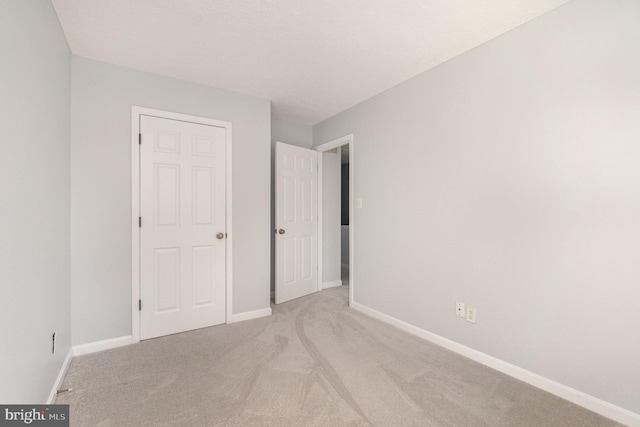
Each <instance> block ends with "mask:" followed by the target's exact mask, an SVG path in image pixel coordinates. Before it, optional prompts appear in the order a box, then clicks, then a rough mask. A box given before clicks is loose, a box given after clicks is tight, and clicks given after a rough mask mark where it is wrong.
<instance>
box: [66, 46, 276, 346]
mask: <svg viewBox="0 0 640 427" xmlns="http://www.w3.org/2000/svg"><path fill="white" fill-rule="evenodd" d="M72 76H73V78H72V96H71V99H72V110H71V113H72V114H71V115H72V126H71V130H72V131H71V164H72V168H71V200H72V202H71V224H72V229H71V261H72V262H71V265H72V286H71V289H72V292H71V301H72V314H73V316H72V317H73V344H74V345H79V344H83V343H88V342H94V341H99V340H104V339H108V338H115V337H120V336H126V335H130V334H131V226H130V221H131V219H130V218H131V106H132V105H138V106H144V107H150V108H156V109H159V110H167V111H174V112H179V113H185V114H192V115H196V116H202V117H210V118H215V119H220V120H226V121H229V122H231V123H232V125H233V145H232V147H233V148H232V150H233V151H232V153H233V165H232V167H233V239H234V240H233V263H234V264H233V313H235V314H237V313H242V312H247V311H253V310H259V309H264V308H268V307H269V233H270V227H269V199H270V188H269V176H270V169H269V137H270V132H271V129H270V120H271V118H270V115H271V113H270V108H271V107H270V102H269V101H268V100H265V99H259V98H254V97H250V96H245V95H240V94H237V93H233V92H228V91H224V90H220V89H215V88H211V87H206V86H202V85H197V84H193V83H188V82H184V81H179V80H175V79H171V78H166V77H161V76H157V75H153V74H148V73H144V72H139V71H134V70H131V69H127V68H122V67H118V66H114V65H110V64H106V63H102V62H97V61H93V60H90V59H85V58H80V57H76V56H74V57H73V61H72Z"/></svg>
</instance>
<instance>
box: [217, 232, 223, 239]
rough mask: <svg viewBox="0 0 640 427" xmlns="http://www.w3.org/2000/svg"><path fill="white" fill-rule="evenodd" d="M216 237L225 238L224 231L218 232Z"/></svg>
mask: <svg viewBox="0 0 640 427" xmlns="http://www.w3.org/2000/svg"><path fill="white" fill-rule="evenodd" d="M216 237H217V238H218V240H220V239H224V233H218V234H216Z"/></svg>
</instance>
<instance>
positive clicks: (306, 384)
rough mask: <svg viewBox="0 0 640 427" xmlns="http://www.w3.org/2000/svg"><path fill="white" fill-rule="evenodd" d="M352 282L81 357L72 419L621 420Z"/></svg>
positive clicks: (74, 373)
mask: <svg viewBox="0 0 640 427" xmlns="http://www.w3.org/2000/svg"><path fill="white" fill-rule="evenodd" d="M347 294H348V287H346V286H342V287H337V288H333V289H328V290H325V291H323V292H319V293H316V294H313V295H310V296H307V297H304V298H300V299H298V300H295V301H291V302H288V303H285V304H282V305H279V306H273V310H274V314H273V316H270V317H266V318H261V319H256V320H250V321H246V322H240V323H235V324H231V325H223V326H216V327H212V328H206V329H200V330H197V331H192V332H187V333H182V334H177V335H172V336H168V337H163V338H158V339H153V340H149V341H144V342H142V343H140V344H136V345H132V346H128V347H122V348H118V349H114V350H109V351H104V352H101V353H95V354H91V355H86V356H81V357H77V358H74V359H73V361H72V363H71V367H70V369H69V372H68V374H67V376H66V378H65V380H64V384H63V388H68V387H73V391H72V392H70V393H68V394H63V395H60V396H59V397H58V399H57V403H67V404H70V405H71V425H72V426H218V425H224V426H367V425H374V426H393V427H396V426H465V427H470V426H518V427H525V426H536V427H539V426H563V427H564V426H614V425H617V424H615V423H614V422H612V421H610V420H608V419H606V418H603V417H601V416H599V415H597V414H594V413H593V412H590V411H588V410H586V409H583V408H581V407H579V406H576V405H574V404H572V403H569V402H567V401H565V400H562V399H559V398H557V397H555V396H553V395H551V394H548V393H546V392H544V391H541V390H539V389H536V388H534V387H531V386H529V385H527V384H525V383H522V382H520V381H518V380H515V379H513V378H511V377H508V376H506V375H503V374H501V373H499V372H496V371H494V370H492V369H490V368H487V367H485V366H483V365H480V364H478V363H475V362H473V361H471V360H469V359H466V358H464V357H461V356H458V355H456V354H454V353H451V352H449V351H447V350H445V349H442V348H440V347H437V346H435V345H433V344H431V343H428V342H425V341H423V340H421V339H419V338H416V337H414V336H411V335H409V334H406V333H404V332H402V331H399V330H397V329H395V328H393V327H391V326H388V325H386V324H384V323H381V322H379V321H377V320H374V319H371V318H369V317H367V316H365V315H363V314H360V313H358V312H356V311H354V310H352V309H350V308H349V307H348V306H347Z"/></svg>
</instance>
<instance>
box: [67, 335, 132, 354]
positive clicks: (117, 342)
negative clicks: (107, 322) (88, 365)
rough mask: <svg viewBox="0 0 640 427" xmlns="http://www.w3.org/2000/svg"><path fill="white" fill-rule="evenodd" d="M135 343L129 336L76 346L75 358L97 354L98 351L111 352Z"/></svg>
mask: <svg viewBox="0 0 640 427" xmlns="http://www.w3.org/2000/svg"><path fill="white" fill-rule="evenodd" d="M132 343H133V337H132V336H131V335H127V336H124V337H118V338H111V339H108V340H102V341H96V342H90V343H87V344H82V345H76V346H74V347H73V355H74V356H82V355H84V354H91V353H96V352H98V351H103V350H110V349H112V348H118V347H124V346H125V345H130V344H132Z"/></svg>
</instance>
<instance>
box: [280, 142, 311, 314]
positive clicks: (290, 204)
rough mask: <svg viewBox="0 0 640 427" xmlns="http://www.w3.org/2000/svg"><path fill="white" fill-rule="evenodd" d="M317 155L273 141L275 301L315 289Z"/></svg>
mask: <svg viewBox="0 0 640 427" xmlns="http://www.w3.org/2000/svg"><path fill="white" fill-rule="evenodd" d="M317 156H318V153H317V152H316V151H313V150H308V149H306V148H301V147H296V146H293V145H288V144H283V143H281V142H277V143H276V161H275V164H276V189H275V197H276V221H275V224H276V229H275V233H276V286H275V291H276V295H275V299H276V304H280V303H282V302H285V301H289V300H292V299H294V298H298V297H301V296H304V295H307V294H310V293H312V292H316V291H317V290H318V256H317V253H318V241H317V239H318V157H317Z"/></svg>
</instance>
